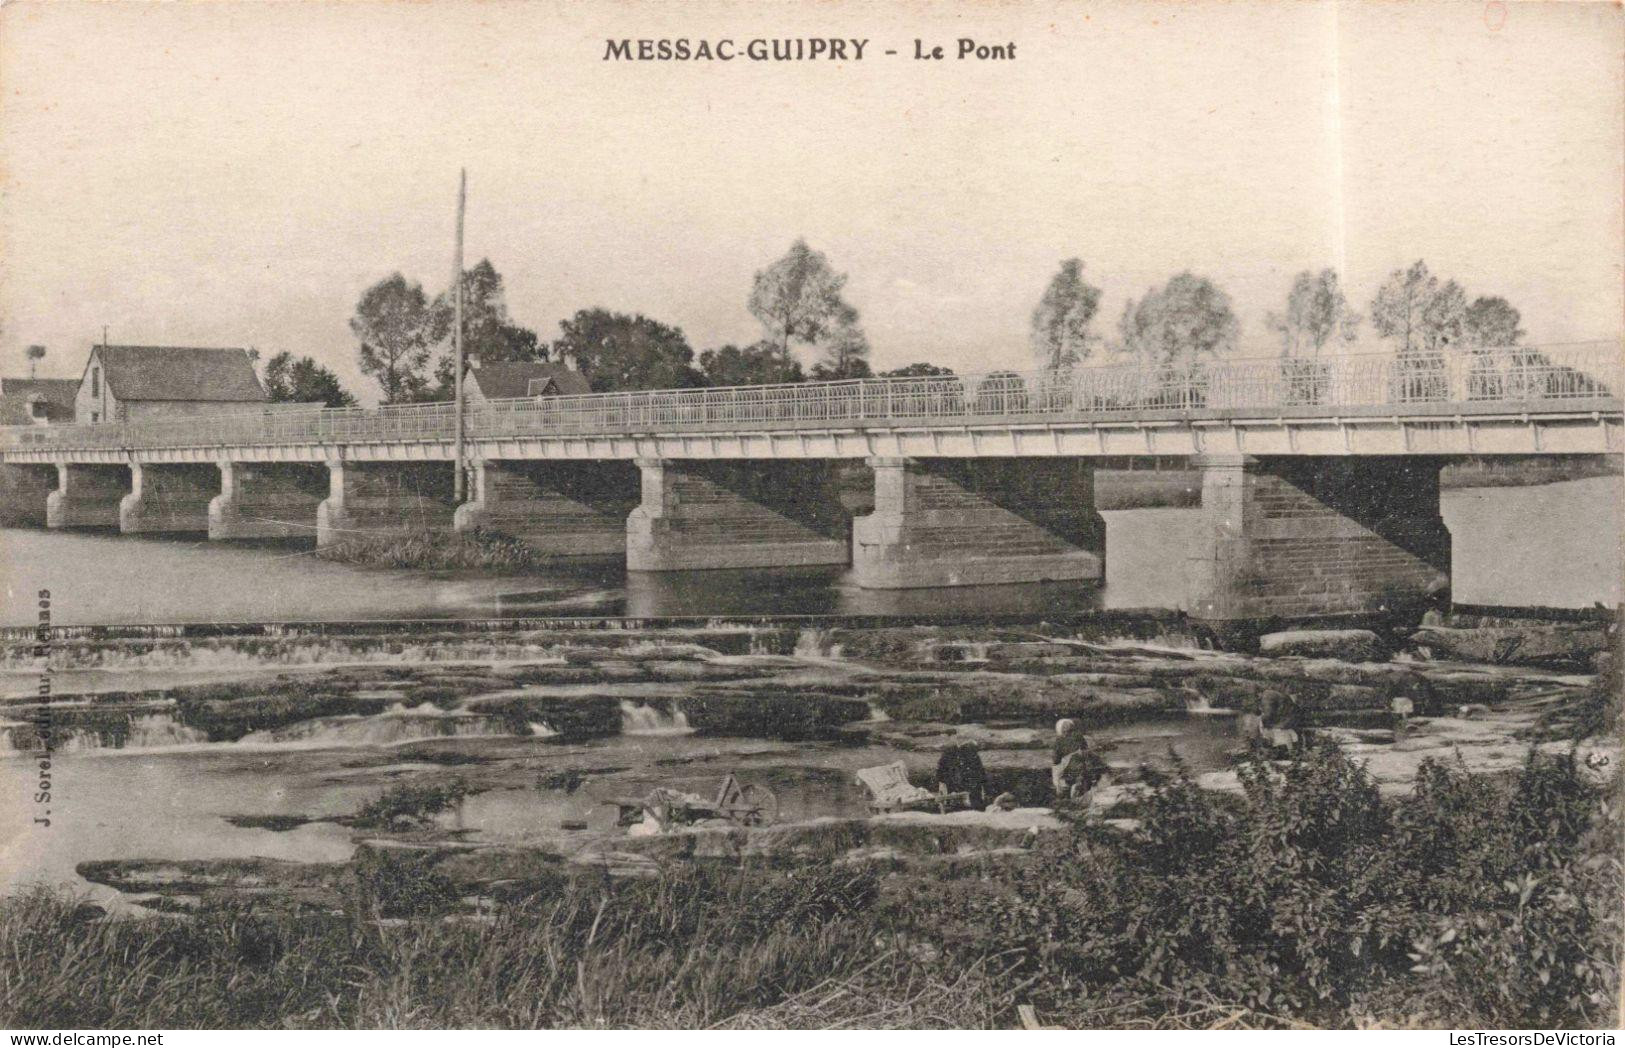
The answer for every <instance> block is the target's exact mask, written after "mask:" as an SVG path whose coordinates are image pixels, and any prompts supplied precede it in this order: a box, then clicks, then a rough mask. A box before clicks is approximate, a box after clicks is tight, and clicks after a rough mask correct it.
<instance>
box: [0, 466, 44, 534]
mask: <svg viewBox="0 0 1625 1048" xmlns="http://www.w3.org/2000/svg"><path fill="white" fill-rule="evenodd" d="M56 487H57V475H56V467H55V466H34V465H10V464H7V465H0V527H3V528H38V527H43V526H44V525H45V500H46V499H47V498H49V497H50V495H51V492H53V491H55V490H56Z"/></svg>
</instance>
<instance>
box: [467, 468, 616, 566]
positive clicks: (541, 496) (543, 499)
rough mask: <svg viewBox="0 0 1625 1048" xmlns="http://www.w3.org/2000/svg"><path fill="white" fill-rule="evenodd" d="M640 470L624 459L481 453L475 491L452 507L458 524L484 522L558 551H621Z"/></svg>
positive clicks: (576, 553)
mask: <svg viewBox="0 0 1625 1048" xmlns="http://www.w3.org/2000/svg"><path fill="white" fill-rule="evenodd" d="M640 485H641V478H640V477H639V475H638V469H637V467H636V466H635V465H633V464H632V463H630V462H613V461H611V462H526V461H518V460H498V459H487V460H485V461H482V462H479V463H477V464H476V465H475V468H474V498H473V500H472V501H469V502H466V503H464V504H463V505H461V506H458V507H457V512H456V516H455V526H456V529H457V530H458V531H471V530H474V529H476V528H480V529H486V530H489V531H493V532H497V533H499V534H503V535H508V536H510V537H512V538H516V539H519V540H521V541H523V542H524V543H525V544H526V545H528V546H530V547H531V548H532V549H535V550H536V551H538V552H540V553H544V554H551V555H554V556H560V557H590V556H599V557H616V558H619V557H622V556H624V555H625V554H626V520H627V516H628V514H630V513H631V512H632V509H633V508H634V507H635V506H636V505H637V504H638V498H639V493H640Z"/></svg>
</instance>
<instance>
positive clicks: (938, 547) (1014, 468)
mask: <svg viewBox="0 0 1625 1048" xmlns="http://www.w3.org/2000/svg"><path fill="white" fill-rule="evenodd" d="M870 465H871V466H872V467H873V469H874V472H875V510H874V512H873V513H871V514H869V515H868V516H865V517H859V518H858V519H857V520H856V521H854V523H853V530H852V564H853V569H854V575H855V576H856V578H857V581H858V584H859V585H860V586H863V587H865V588H869V589H912V588H925V587H932V586H971V585H984V584H989V583H1010V582H1040V581H1045V580H1054V581H1061V580H1076V579H1098V578H1100V577H1101V574H1102V572H1103V565H1104V555H1105V523H1104V521H1102V520H1101V517H1100V514H1099V513H1097V512H1095V503H1094V477H1093V475H1092V471H1091V469H1090V467H1089V466H1088V465H1087V463H1085V462H1084V461H1082V460H1080V459H905V458H877V459H871V460H870Z"/></svg>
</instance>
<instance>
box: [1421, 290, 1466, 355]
mask: <svg viewBox="0 0 1625 1048" xmlns="http://www.w3.org/2000/svg"><path fill="white" fill-rule="evenodd" d="M1466 321H1467V295H1466V293H1465V292H1463V291H1462V290H1461V285H1460V284H1457V283H1456V282H1455V281H1454V280H1447V281H1445V282H1444V283H1443V284H1442V285H1440V287H1439V290H1438V291H1437V292H1435V293H1434V295H1433V297H1432V298H1431V299H1429V300H1428V302H1427V304H1426V305H1425V306H1423V307H1422V346H1423V348H1424V349H1426V350H1427V351H1428V352H1429V353H1441V352H1443V351H1444V348H1445V347H1446V346H1454V345H1458V344H1460V343H1461V341H1462V338H1463V336H1464V335H1465V333H1466V326H1467V323H1466Z"/></svg>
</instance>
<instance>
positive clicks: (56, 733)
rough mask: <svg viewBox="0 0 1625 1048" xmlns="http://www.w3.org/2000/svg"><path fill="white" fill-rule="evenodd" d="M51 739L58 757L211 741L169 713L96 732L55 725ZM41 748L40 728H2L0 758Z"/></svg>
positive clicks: (9, 724) (17, 724) (149, 715)
mask: <svg viewBox="0 0 1625 1048" xmlns="http://www.w3.org/2000/svg"><path fill="white" fill-rule="evenodd" d="M51 735H52V745H51V748H52V749H53V750H54V751H56V752H57V753H95V752H98V751H112V752H117V751H120V750H156V749H163V748H166V747H172V746H189V745H194V744H196V743H204V742H208V741H209V737H208V735H207V734H205V733H204V732H202V731H200V730H199V729H197V728H191V727H188V726H187V725H185V724H182V723H181V722H180V721H179V720H178V719H176V717H175V716H174V714H170V713H147V714H142V715H140V716H134V717H131V718H130V719H129V721H128V723H126V724H122V725H107V726H103V727H95V728H92V727H73V726H70V725H63V724H56V725H54V726H53V729H52V732H51ZM39 747H40V737H39V726H38V725H37V724H34V723H29V722H21V721H12V722H6V723H3V724H0V754H7V753H15V754H26V753H29V752H32V751H34V750H37V749H39Z"/></svg>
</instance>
